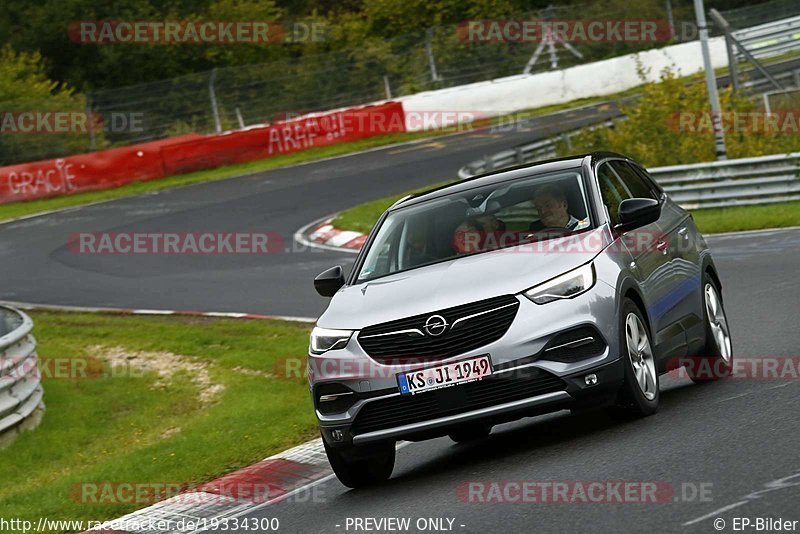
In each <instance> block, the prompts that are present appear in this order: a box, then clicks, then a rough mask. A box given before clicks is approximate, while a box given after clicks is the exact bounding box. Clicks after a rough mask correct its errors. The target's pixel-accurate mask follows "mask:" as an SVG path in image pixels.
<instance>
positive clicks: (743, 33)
mask: <svg viewBox="0 0 800 534" xmlns="http://www.w3.org/2000/svg"><path fill="white" fill-rule="evenodd" d="M733 35H734V36H735V37H736V39H738V41H739V42H740V43H741V44H742V45H744V47H745V48H747V50H748V51H749V52H750V53H751V54H752V55H753V56H755V57H756V58H757V59H764V58H769V57H775V56H780V55H782V54H785V53H787V52H792V51H796V50H798V49H799V48H800V16H797V17H791V18H787V19H782V20H777V21H774V22H770V23H767V24H761V25H759V26H753V27H751V28H747V29H745V30H739V31H735V32H734V33H733ZM739 58H740V60H744V59H745V58H744V56H742V55H741V53H740V54H739Z"/></svg>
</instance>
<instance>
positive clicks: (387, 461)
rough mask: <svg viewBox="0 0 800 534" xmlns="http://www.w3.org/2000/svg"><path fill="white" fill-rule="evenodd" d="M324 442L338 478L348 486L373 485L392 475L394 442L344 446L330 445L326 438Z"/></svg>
mask: <svg viewBox="0 0 800 534" xmlns="http://www.w3.org/2000/svg"><path fill="white" fill-rule="evenodd" d="M322 443H323V444H324V445H325V453H326V454H327V455H328V461H329V462H330V463H331V467H332V468H333V472H334V473H335V474H336V478H338V479H339V482H341V483H342V484H344V485H345V486H347V487H348V488H361V487H364V486H371V485H373V484H377V483H379V482H383V481H385V480H388V479H389V477H390V476H392V470H393V469H394V459H395V445H394V442H385V443H376V444H370V445H364V446H361V447H355V446H351V447H342V448H333V447H330V446H328V444H327V443H326V442H325V439H323V440H322Z"/></svg>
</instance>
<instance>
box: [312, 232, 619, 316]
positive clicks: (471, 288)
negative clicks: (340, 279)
mask: <svg viewBox="0 0 800 534" xmlns="http://www.w3.org/2000/svg"><path fill="white" fill-rule="evenodd" d="M609 243H610V236H609V234H608V233H607V231H606V230H605V227H603V228H598V229H595V230H592V231H589V232H583V233H581V234H577V235H574V236H568V237H564V238H560V239H552V240H549V241H546V242H543V243H539V244H531V245H521V246H517V247H510V248H506V249H502V250H497V251H493V252H486V253H482V254H475V255H472V256H465V257H462V258H456V259H453V260H449V261H446V262H442V263H437V264H434V265H428V266H425V267H420V268H417V269H412V270H409V271H406V272H400V273H396V274H393V275H389V276H384V277H382V278H378V279H375V280H373V281H369V282H364V283H361V284H356V285H353V286H346V287H344V288H342V289H341V290H339V292H338V293H336V295H335V296H334V297H333V298H332V300H331V303H330V305H329V306H328V309H327V310H325V313H323V314H322V316H321V317H320V318H319V319H318V321H317V324H318V325H319V326H321V327H324V328H341V329H347V330H359V329H361V328H364V327H366V326H370V325H374V324H379V323H383V322H386V321H392V320H395V319H402V318H404V317H409V316H413V315H419V314H424V313H431V312H435V311H437V310H441V309H445V308H450V307H453V306H459V305H461V304H467V303H469V302H475V301H478V300H483V299H487V298H492V297H497V296H500V295H508V294H516V293H520V292H522V291H525V290H526V289H528V288H530V287H532V286H535V285H536V284H539V283H541V282H545V281H547V280H550V279H551V278H554V277H556V276H558V275H560V274H562V273H564V272H566V271H569V270H571V269H574V268H576V267H579V266H581V265H583V264H584V263H587V262H589V261H591V260H592V259H593V258H594V257H595V256H597V255H598V254H599V253H600V252H601V251H602V250H603V249H604V248H605V247H606V246H608V244H609Z"/></svg>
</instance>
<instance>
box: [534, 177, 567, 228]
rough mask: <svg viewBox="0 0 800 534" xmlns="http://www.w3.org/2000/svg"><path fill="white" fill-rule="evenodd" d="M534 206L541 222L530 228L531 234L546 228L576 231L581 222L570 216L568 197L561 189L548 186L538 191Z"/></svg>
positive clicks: (551, 185)
mask: <svg viewBox="0 0 800 534" xmlns="http://www.w3.org/2000/svg"><path fill="white" fill-rule="evenodd" d="M533 206H534V207H535V208H536V211H537V212H538V213H539V220H538V221H534V222H532V223H531V224H530V226H529V227H528V230H529V231H531V232H536V231H539V230H544V229H545V228H566V229H567V230H574V229H575V228H576V227H577V226H578V224H579V223H580V221H579V220H578V219H576V218H575V217H573V216H572V215H570V214H569V211H567V210H568V205H567V196H566V195H565V194H564V191H562V190H561V189H560V188H558V187H556V186H555V185H553V184H547V185H543V186H541V187H539V188H538V189H536V192H535V193H534V194H533Z"/></svg>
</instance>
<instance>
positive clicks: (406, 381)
mask: <svg viewBox="0 0 800 534" xmlns="http://www.w3.org/2000/svg"><path fill="white" fill-rule="evenodd" d="M491 374H492V360H491V359H490V358H489V356H488V355H487V356H478V357H477V358H471V359H469V360H461V361H460V362H453V363H448V364H445V365H439V366H437V367H429V368H428V369H421V370H419V371H410V372H408V373H399V374H398V375H397V384H398V385H399V386H400V393H401V394H402V395H414V394H416V393H421V392H423V391H431V390H433V389H441V388H446V387H450V386H455V385H456V384H463V383H465V382H474V381H475V380H480V379H482V378H483V377H485V376H489V375H491Z"/></svg>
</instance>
